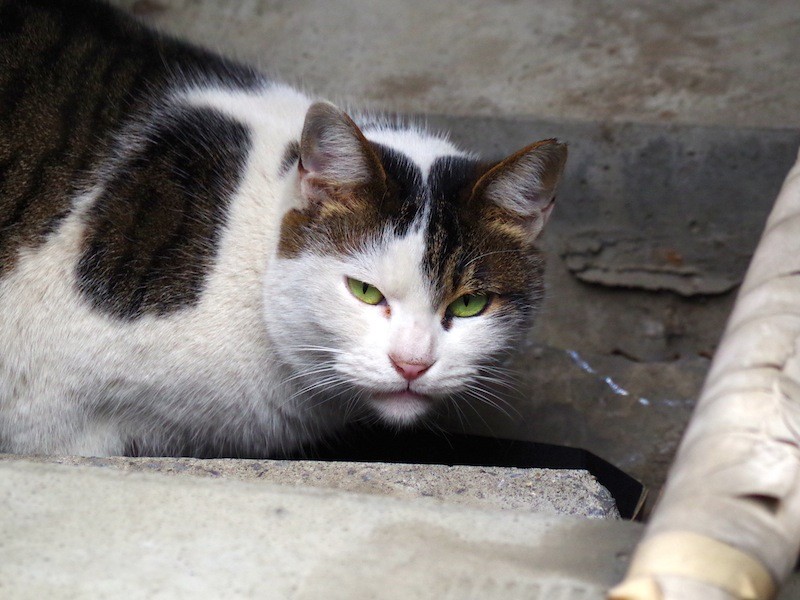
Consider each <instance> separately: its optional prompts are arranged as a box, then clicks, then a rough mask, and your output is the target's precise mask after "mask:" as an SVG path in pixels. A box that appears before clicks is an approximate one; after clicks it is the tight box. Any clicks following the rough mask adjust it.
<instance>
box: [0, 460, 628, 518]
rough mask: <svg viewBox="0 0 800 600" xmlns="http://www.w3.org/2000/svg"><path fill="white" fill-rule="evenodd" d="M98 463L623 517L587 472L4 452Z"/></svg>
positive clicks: (487, 505) (108, 466)
mask: <svg viewBox="0 0 800 600" xmlns="http://www.w3.org/2000/svg"><path fill="white" fill-rule="evenodd" d="M22 461H24V462H23V464H24V463H27V462H37V463H53V464H59V465H72V466H91V467H101V468H106V469H115V470H120V471H125V472H149V473H159V474H164V475H174V476H195V477H211V478H222V479H237V480H243V481H259V482H269V483H273V484H280V485H285V486H290V487H297V486H303V487H314V488H325V489H331V490H341V491H348V492H358V493H364V494H377V495H384V496H391V497H394V498H402V499H409V500H413V499H417V498H432V499H436V500H440V501H444V502H448V503H455V504H463V505H467V506H473V507H477V508H499V509H515V510H525V511H528V512H540V513H547V514H561V515H573V516H579V517H586V518H612V519H618V518H619V512H618V511H617V508H616V505H615V503H614V499H613V497H612V496H611V495H610V494H609V492H608V491H607V490H606V489H605V488H604V487H603V486H601V485H600V484H599V483H598V482H597V480H596V479H595V478H594V477H593V476H592V475H590V474H589V473H588V472H586V471H583V470H559V469H519V468H510V467H468V466H453V467H450V466H445V465H416V464H387V463H354V462H320V461H305V460H304V461H279V460H233V459H194V458H127V457H113V458H84V457H49V456H26V457H19V456H13V455H0V463H2V462H11V463H16V462H22Z"/></svg>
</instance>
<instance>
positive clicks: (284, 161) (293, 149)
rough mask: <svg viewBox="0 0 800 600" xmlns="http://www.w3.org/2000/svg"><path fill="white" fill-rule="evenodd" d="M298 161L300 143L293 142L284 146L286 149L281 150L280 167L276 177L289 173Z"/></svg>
mask: <svg viewBox="0 0 800 600" xmlns="http://www.w3.org/2000/svg"><path fill="white" fill-rule="evenodd" d="M298 160H300V142H298V141H296V140H295V141H293V142H289V143H288V144H286V148H285V149H284V150H283V158H281V166H280V169H278V175H280V176H281V177H283V176H284V175H286V174H287V173H289V170H290V169H291V168H292V166H294V164H295V163H296V162H297V161H298Z"/></svg>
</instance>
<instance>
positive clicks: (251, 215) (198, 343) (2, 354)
mask: <svg viewBox="0 0 800 600" xmlns="http://www.w3.org/2000/svg"><path fill="white" fill-rule="evenodd" d="M172 101H173V102H178V103H180V102H185V103H188V104H191V105H195V106H213V107H215V108H217V109H219V110H221V111H223V112H224V113H226V114H227V115H230V116H231V117H233V118H235V119H237V120H239V121H241V122H242V123H245V124H246V125H247V126H248V128H249V129H250V132H251V137H252V142H253V146H252V151H251V153H250V155H249V157H248V160H247V166H246V174H245V177H244V179H243V183H242V185H241V187H240V189H239V190H238V192H237V193H236V196H235V198H234V200H233V202H232V205H231V212H230V215H229V218H228V220H227V224H226V226H225V229H224V232H223V234H222V237H221V240H220V249H219V252H218V254H217V259H216V262H215V263H214V265H213V268H212V269H211V272H210V275H209V276H208V279H207V285H206V286H205V288H204V291H203V293H202V296H201V299H200V302H199V303H198V304H197V305H196V306H194V307H192V308H188V309H183V310H180V311H177V312H174V313H171V314H169V315H167V316H152V315H148V316H143V317H141V318H138V319H136V320H133V321H122V320H117V319H114V318H111V317H109V316H106V315H104V314H103V313H101V312H98V311H97V310H95V309H92V308H91V307H90V306H89V304H88V303H87V301H86V299H85V298H83V297H82V296H81V295H80V293H79V292H78V287H77V285H76V280H75V277H76V275H75V273H76V270H75V266H76V263H77V261H78V258H79V256H80V252H81V247H80V244H81V239H82V234H83V215H84V213H85V211H86V210H87V209H88V208H89V207H91V205H92V203H93V202H94V200H95V198H96V197H97V196H98V194H99V192H100V191H101V190H100V189H99V188H98V189H92V190H88V191H86V192H84V193H83V194H82V195H81V196H80V197H79V198H77V199H76V202H75V206H77V207H78V208H77V209H76V210H75V211H74V212H73V213H72V214H70V216H69V217H67V218H66V219H65V220H64V221H63V223H62V224H61V226H60V228H59V230H58V231H57V233H56V234H54V235H52V236H51V237H50V238H49V239H48V241H47V242H46V243H45V244H44V245H42V246H40V247H37V248H36V249H33V250H25V251H23V252H22V253H21V256H20V260H19V261H18V263H17V265H16V267H15V269H14V270H13V271H12V272H11V273H10V274H8V275H6V276H4V277H3V278H2V279H0V307H2V308H1V309H0V451H13V452H36V453H64V454H84V455H109V454H117V453H120V452H122V451H123V449H124V445H125V442H126V440H128V439H131V438H136V439H140V440H143V443H144V448H145V450H146V451H148V452H175V451H176V448H178V447H180V444H181V443H182V442H183V441H185V439H184V438H186V436H187V435H188V436H189V439H190V440H191V439H196V440H197V441H203V440H204V439H205V440H206V441H210V442H212V446H214V447H215V448H218V449H223V451H224V449H225V448H231V449H232V450H235V449H237V448H238V449H242V448H244V449H246V450H247V449H249V451H252V452H254V453H261V454H263V453H268V452H272V451H274V450H277V449H281V448H293V447H295V446H296V445H297V444H299V443H301V442H303V441H306V440H308V439H312V438H314V437H316V436H319V435H320V434H322V433H324V432H325V431H326V430H329V429H335V428H337V427H340V426H341V424H342V422H343V421H344V419H345V418H346V417H347V416H348V412H350V411H356V412H358V411H359V410H360V408H359V407H360V406H362V404H363V403H362V401H363V400H367V404H372V406H373V407H374V408H376V409H377V410H378V412H379V413H380V414H382V415H383V416H384V417H385V418H387V419H389V420H392V421H395V422H407V421H411V420H413V419H415V418H416V417H418V416H419V415H420V414H421V413H423V412H425V411H427V409H428V408H429V402H428V401H426V400H422V399H420V397H418V396H406V397H402V396H399V395H397V394H396V393H397V392H402V391H403V390H405V389H406V387H407V382H406V381H405V380H404V379H403V378H402V377H401V376H400V375H399V374H398V373H397V372H396V371H395V370H394V368H393V367H392V364H391V362H390V360H389V358H388V356H389V354H392V353H394V354H396V355H399V356H402V357H408V358H409V359H424V360H430V361H431V362H433V366H432V367H431V368H430V369H429V370H428V371H427V372H426V373H425V374H424V375H422V376H421V377H420V378H419V379H417V380H415V381H413V382H412V383H411V388H410V389H411V391H413V392H416V393H418V394H425V395H428V396H430V397H432V398H437V397H441V396H444V395H448V394H450V393H452V392H455V391H458V390H460V389H463V387H464V384H465V382H468V381H469V380H470V378H471V377H473V376H474V375H475V374H476V372H477V364H478V363H479V362H480V359H482V358H483V357H485V356H486V355H487V354H488V353H491V352H492V351H493V350H495V348H492V347H491V344H492V343H495V342H493V341H492V340H494V339H500V338H501V336H495V335H493V334H492V327H493V324H492V322H491V319H488V318H483V317H475V318H471V319H462V320H456V322H455V323H454V324H453V326H452V328H451V329H450V330H448V331H446V330H445V329H444V328H442V326H441V317H442V311H443V308H444V307H441V306H433V304H432V296H431V290H430V289H429V288H428V284H427V282H426V280H425V277H424V275H423V273H422V271H421V258H422V251H423V248H424V241H423V238H422V234H421V233H420V230H419V229H412V231H411V232H410V233H409V234H408V235H407V236H406V237H405V238H402V239H397V238H396V237H394V236H392V235H390V234H388V233H387V234H386V235H385V236H384V239H383V240H381V241H379V242H378V243H376V245H375V247H374V248H372V249H371V250H370V251H369V252H366V253H365V254H363V255H362V256H359V257H358V259H355V260H351V261H348V260H345V259H341V258H333V257H319V256H314V255H303V256H301V257H299V258H296V259H291V260H290V259H278V258H276V245H277V242H278V234H279V224H280V221H281V217H282V215H283V214H284V213H285V212H286V211H287V210H288V209H289V208H291V207H292V206H293V205H294V204H295V203H296V201H297V192H296V183H297V178H296V177H294V176H289V177H286V178H284V179H280V178H279V176H278V172H279V167H280V161H281V158H282V154H283V151H284V148H285V146H286V144H287V143H288V142H289V141H290V140H297V139H299V135H300V132H301V130H302V126H303V121H304V117H305V113H306V110H307V109H308V107H309V105H310V104H311V100H310V99H309V98H308V97H306V96H305V95H303V94H301V93H299V92H297V91H295V90H293V89H291V88H288V87H285V86H277V85H276V86H270V87H266V88H264V89H263V90H260V91H257V92H245V91H235V90H228V89H224V88H211V89H204V88H202V87H192V88H190V89H188V90H187V91H185V92H182V93H176V94H175V96H174V97H173V99H172ZM128 134H132V135H130V137H129V139H130V140H132V141H130V142H128V143H123V144H121V145H120V150H119V152H120V153H123V154H124V152H125V151H126V147H128V146H131V145H135V143H136V139H137V135H138V136H140V137H141V136H145V135H147V131H146V125H140V130H138V133H137V131H133V132H128ZM368 135H369V136H370V137H374V139H376V140H378V141H380V142H381V143H384V144H388V145H392V146H395V147H397V148H398V149H399V150H400V151H402V152H404V153H406V154H408V155H409V156H410V157H411V158H412V159H413V160H415V161H416V162H417V163H418V164H419V165H420V167H421V168H422V169H423V170H426V169H428V168H429V167H430V164H431V163H432V161H433V159H434V158H435V157H436V156H439V155H442V154H454V153H457V150H456V149H455V148H454V147H453V146H452V145H450V144H449V143H448V142H445V141H443V140H441V139H438V138H426V137H425V135H424V134H423V133H421V132H419V131H416V130H414V131H408V132H392V131H389V130H387V129H379V130H374V131H372V132H369V133H368ZM347 276H350V277H355V278H358V279H362V280H365V281H368V282H370V283H372V284H373V285H375V286H377V287H378V288H379V289H380V290H381V291H382V292H383V293H384V294H385V295H386V298H387V300H388V305H389V306H390V308H391V315H389V316H387V315H386V311H385V308H384V307H381V306H369V305H367V304H364V303H362V302H360V301H359V300H357V299H356V298H354V297H353V295H352V294H351V293H350V292H349V291H348V289H347V286H346V279H345V278H346V277H347ZM497 343H499V342H497ZM315 348H316V349H315ZM387 393H395V395H393V396H390V397H386V394H387Z"/></svg>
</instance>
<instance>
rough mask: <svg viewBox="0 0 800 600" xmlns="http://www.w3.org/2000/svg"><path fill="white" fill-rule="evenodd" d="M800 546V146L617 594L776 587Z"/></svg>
mask: <svg viewBox="0 0 800 600" xmlns="http://www.w3.org/2000/svg"><path fill="white" fill-rule="evenodd" d="M798 551H800V157H798V162H797V163H796V164H795V166H794V167H793V168H792V169H791V171H789V174H788V176H787V178H786V181H785V182H784V184H783V188H782V189H781V192H780V194H779V195H778V199H777V200H776V202H775V206H774V207H773V209H772V213H771V214H770V216H769V219H768V220H767V224H766V228H765V230H764V233H763V235H762V237H761V241H760V242H759V245H758V247H757V249H756V252H755V254H754V256H753V259H752V261H751V263H750V267H749V268H748V271H747V276H746V277H745V280H744V283H743V284H742V288H741V290H740V291H739V296H738V298H737V301H736V305H735V307H734V310H733V312H732V314H731V316H730V319H729V320H728V324H727V326H726V329H725V333H724V335H723V338H722V341H721V342H720V345H719V349H718V351H717V353H716V355H715V357H714V361H713V363H712V366H711V370H710V372H709V374H708V377H707V379H706V382H705V385H704V387H703V391H702V393H701V395H700V399H699V401H698V404H697V408H696V409H695V412H694V415H693V416H692V419H691V421H690V423H689V427H688V428H687V430H686V434H685V435H684V438H683V441H682V443H681V446H680V449H679V451H678V454H677V456H676V459H675V462H674V464H673V466H672V469H671V471H670V474H669V477H668V479H667V483H666V486H665V488H664V493H663V496H662V498H661V500H660V502H659V504H658V506H657V507H656V510H655V511H654V513H653V515H652V518H651V520H650V522H649V524H648V526H647V528H646V530H645V534H644V537H643V538H642V541H641V543H640V544H639V546H638V548H637V549H636V552H635V553H634V556H633V559H632V562H631V566H630V568H629V571H628V575H627V577H626V579H625V580H624V581H623V582H622V584H620V585H619V586H617V587H616V588H614V589H613V590H612V591H611V592H609V596H608V598H609V599H612V600H732V599H743V600H745V599H746V600H766V599H769V598H774V597H775V595H776V593H777V590H778V587H779V585H780V583H781V582H782V581H783V580H784V579H785V578H786V577H787V576H788V575H789V573H790V572H791V570H792V567H793V566H794V564H795V562H796V560H797V556H798Z"/></svg>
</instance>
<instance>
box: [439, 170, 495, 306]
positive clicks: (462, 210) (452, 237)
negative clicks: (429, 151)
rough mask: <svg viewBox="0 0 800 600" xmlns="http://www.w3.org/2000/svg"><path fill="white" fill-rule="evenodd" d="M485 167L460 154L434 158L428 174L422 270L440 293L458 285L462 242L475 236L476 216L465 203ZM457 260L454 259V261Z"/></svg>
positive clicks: (462, 258) (452, 289)
mask: <svg viewBox="0 0 800 600" xmlns="http://www.w3.org/2000/svg"><path fill="white" fill-rule="evenodd" d="M485 170H486V167H485V166H484V165H482V164H481V163H479V162H478V161H475V160H472V159H470V158H465V157H462V156H445V157H440V158H437V159H436V160H435V161H434V163H433V164H432V165H431V170H430V172H429V174H428V189H429V190H430V204H431V209H430V214H431V216H430V219H429V221H428V229H427V232H426V244H427V251H426V253H425V269H426V270H427V272H428V273H429V275H430V276H431V278H432V280H433V281H436V282H437V283H438V284H439V285H438V286H437V287H438V288H439V289H440V290H441V293H442V295H443V296H444V295H446V294H450V293H452V292H453V291H454V288H455V287H457V286H458V284H459V282H460V279H461V275H462V271H463V268H464V259H465V258H467V254H466V253H464V252H463V249H464V246H465V243H468V242H469V241H471V240H469V239H467V238H470V237H471V236H472V235H474V234H475V233H476V232H475V227H476V225H477V223H476V221H477V219H478V215H476V214H470V213H469V207H468V206H467V202H468V200H469V198H470V194H471V192H472V189H473V187H474V186H475V183H476V182H477V181H478V179H479V178H480V176H481V175H482V174H483V173H484V171H485ZM456 259H457V260H456Z"/></svg>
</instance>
